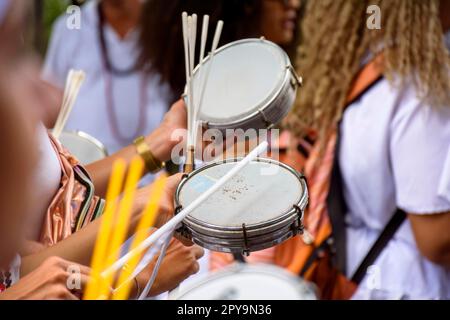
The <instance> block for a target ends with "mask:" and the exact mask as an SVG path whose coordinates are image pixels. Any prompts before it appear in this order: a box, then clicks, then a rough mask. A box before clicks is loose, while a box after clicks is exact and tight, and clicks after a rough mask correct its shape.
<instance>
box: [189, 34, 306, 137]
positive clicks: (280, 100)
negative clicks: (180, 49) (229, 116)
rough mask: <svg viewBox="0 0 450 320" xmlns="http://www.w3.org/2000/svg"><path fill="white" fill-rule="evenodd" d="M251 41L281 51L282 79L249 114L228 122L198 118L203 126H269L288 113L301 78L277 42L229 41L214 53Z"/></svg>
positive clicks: (246, 128)
mask: <svg viewBox="0 0 450 320" xmlns="http://www.w3.org/2000/svg"><path fill="white" fill-rule="evenodd" d="M252 42H256V43H257V42H263V43H264V44H267V45H270V46H272V47H275V48H276V49H277V50H279V51H280V52H281V53H282V55H283V57H284V62H285V69H286V72H285V75H284V77H283V80H282V81H281V82H280V83H279V84H278V88H276V91H275V92H274V93H273V95H272V97H271V99H269V100H267V101H265V102H264V103H263V104H262V105H258V106H254V112H252V113H251V114H249V115H246V116H243V117H242V118H241V119H239V120H235V121H230V122H226V121H223V122H216V121H214V120H210V119H200V120H201V121H202V124H203V127H205V128H207V129H218V130H220V131H222V132H225V131H226V130H227V129H243V130H248V129H265V128H270V127H272V126H273V125H275V124H277V123H279V122H280V121H281V120H282V119H283V118H284V117H285V116H286V115H287V114H288V112H289V110H290V109H291V107H292V105H293V104H294V101H295V99H296V95H297V88H298V87H299V86H300V85H301V84H302V79H301V77H299V76H298V75H297V74H296V72H295V69H294V68H293V66H292V63H291V61H290V59H289V56H288V55H287V54H286V52H285V51H284V50H283V49H282V48H281V47H279V46H278V45H277V44H275V43H273V42H271V41H268V40H265V39H264V38H260V39H256V38H255V39H242V40H238V41H234V42H231V43H229V44H227V45H225V46H223V47H221V48H219V49H218V50H216V53H215V54H216V55H217V54H220V53H221V52H223V51H225V50H227V49H229V48H231V47H234V46H238V45H241V44H246V43H252ZM208 60H209V56H207V57H206V58H205V59H204V63H205V62H207V61H208ZM198 70H199V67H196V68H195V69H194V76H195V73H196V72H198ZM185 97H186V94H185Z"/></svg>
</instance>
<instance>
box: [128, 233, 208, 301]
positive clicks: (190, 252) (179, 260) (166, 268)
mask: <svg viewBox="0 0 450 320" xmlns="http://www.w3.org/2000/svg"><path fill="white" fill-rule="evenodd" d="M203 255H204V250H203V249H202V248H200V247H199V246H191V247H186V246H184V245H183V244H182V243H181V242H179V241H178V240H176V239H172V241H171V242H170V245H169V247H168V248H167V252H166V256H165V257H164V258H163V261H162V263H161V267H160V269H159V272H158V275H157V276H156V279H155V282H154V283H153V286H152V288H151V290H150V293H149V296H156V295H158V294H161V293H163V292H166V291H170V290H172V289H174V288H176V287H177V286H178V285H179V284H180V283H181V282H182V281H184V280H185V279H187V278H188V277H189V276H191V275H193V274H196V273H197V272H198V271H199V269H200V266H199V264H198V261H197V260H198V259H200V258H201V257H202V256H203ZM156 259H157V257H155V259H154V261H153V263H151V264H150V265H149V267H148V268H146V269H145V270H144V271H142V272H141V273H140V274H139V275H138V276H137V277H136V280H137V281H138V282H139V286H140V288H141V290H143V289H144V287H145V285H146V284H147V281H148V280H149V279H150V276H151V274H152V271H153V267H154V265H155V263H156Z"/></svg>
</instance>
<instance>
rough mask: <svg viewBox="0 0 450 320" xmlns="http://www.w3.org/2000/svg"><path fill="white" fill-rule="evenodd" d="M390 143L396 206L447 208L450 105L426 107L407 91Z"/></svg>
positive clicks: (429, 209) (410, 210)
mask: <svg viewBox="0 0 450 320" xmlns="http://www.w3.org/2000/svg"><path fill="white" fill-rule="evenodd" d="M390 143H391V144H390V152H391V166H392V170H393V175H394V181H395V190H396V201H397V206H398V207H399V208H401V209H403V210H405V211H406V212H408V213H413V214H436V213H444V212H447V211H450V106H446V107H442V108H435V107H429V106H426V105H424V104H423V103H421V102H420V101H419V100H418V99H417V98H416V97H415V93H414V92H413V91H412V90H410V91H409V92H406V93H405V95H404V96H403V97H402V99H401V103H399V106H398V108H397V110H396V113H395V115H394V117H393V120H392V123H391V142H390Z"/></svg>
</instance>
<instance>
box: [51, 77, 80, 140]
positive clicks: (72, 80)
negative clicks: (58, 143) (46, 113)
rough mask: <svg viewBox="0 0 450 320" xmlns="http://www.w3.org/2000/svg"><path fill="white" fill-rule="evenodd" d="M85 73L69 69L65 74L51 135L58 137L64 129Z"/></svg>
mask: <svg viewBox="0 0 450 320" xmlns="http://www.w3.org/2000/svg"><path fill="white" fill-rule="evenodd" d="M85 77H86V75H85V73H84V72H83V71H81V70H79V71H74V70H72V69H71V70H70V71H69V74H68V76H67V81H66V87H65V90H64V96H63V102H62V106H61V110H60V112H59V115H58V118H57V120H56V123H55V127H54V128H53V131H52V133H53V135H54V136H55V137H56V138H59V136H60V135H61V132H62V131H63V130H64V127H65V126H66V123H67V120H68V119H69V115H70V113H71V111H72V109H73V106H74V105H75V102H76V99H77V97H78V93H79V92H80V88H81V85H82V84H83V82H84V79H85Z"/></svg>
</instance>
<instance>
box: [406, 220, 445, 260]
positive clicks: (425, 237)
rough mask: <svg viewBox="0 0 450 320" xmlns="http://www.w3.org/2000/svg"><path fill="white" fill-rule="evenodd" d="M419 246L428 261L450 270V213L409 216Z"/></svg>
mask: <svg viewBox="0 0 450 320" xmlns="http://www.w3.org/2000/svg"><path fill="white" fill-rule="evenodd" d="M408 219H409V221H410V222H411V226H412V230H413V233H414V238H415V239H416V243H417V246H418V248H419V250H420V252H421V253H422V255H424V256H425V257H426V258H427V259H429V260H430V261H432V262H434V263H436V264H439V265H442V266H444V267H446V268H450V212H446V213H441V214H434V215H415V214H408Z"/></svg>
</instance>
